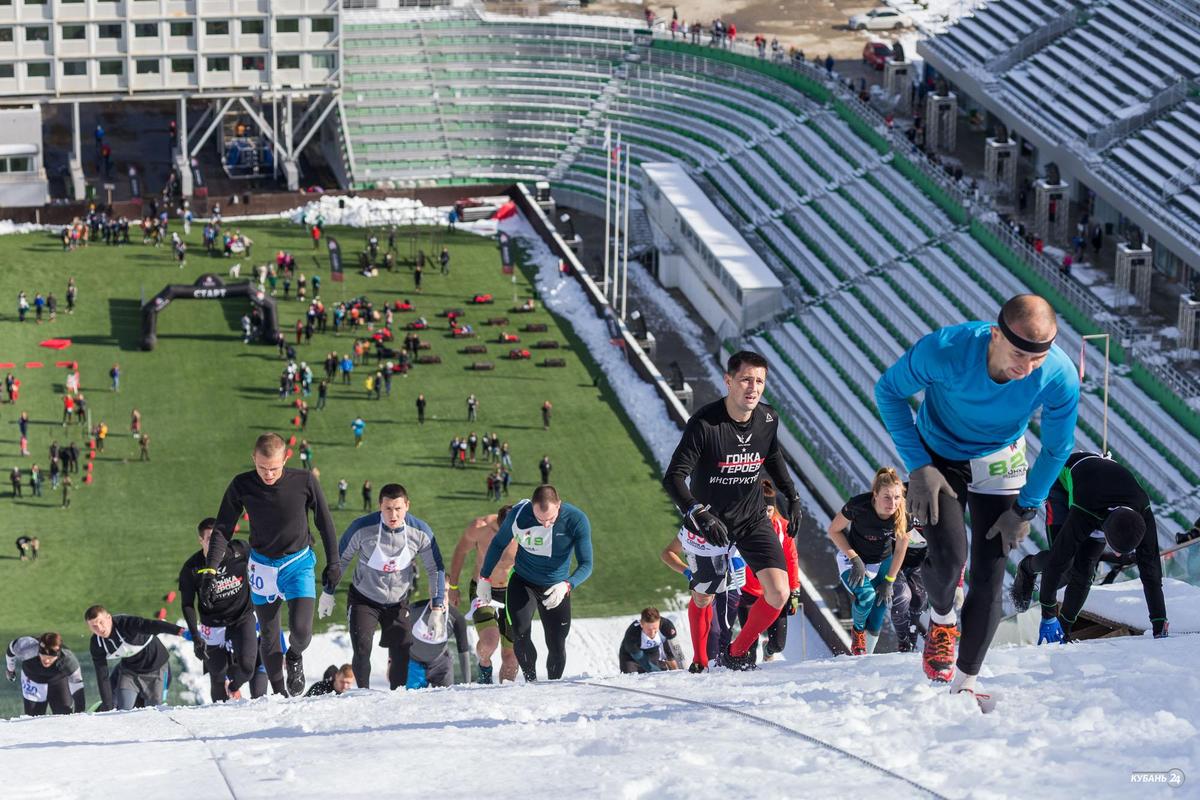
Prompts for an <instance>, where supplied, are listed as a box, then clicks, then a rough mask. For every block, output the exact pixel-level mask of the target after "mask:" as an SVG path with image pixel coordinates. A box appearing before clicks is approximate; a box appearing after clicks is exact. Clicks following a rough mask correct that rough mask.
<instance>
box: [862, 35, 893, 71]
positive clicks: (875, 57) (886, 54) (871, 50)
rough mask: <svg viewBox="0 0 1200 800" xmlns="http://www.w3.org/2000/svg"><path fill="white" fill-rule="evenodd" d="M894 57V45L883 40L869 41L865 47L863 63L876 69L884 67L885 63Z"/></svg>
mask: <svg viewBox="0 0 1200 800" xmlns="http://www.w3.org/2000/svg"><path fill="white" fill-rule="evenodd" d="M891 57H892V46H891V45H888V44H884V43H883V42H867V44H866V46H865V47H863V63H864V64H868V65H870V66H872V67H874V68H875V69H883V65H884V64H886V63H887V60H888V59H889V58H891Z"/></svg>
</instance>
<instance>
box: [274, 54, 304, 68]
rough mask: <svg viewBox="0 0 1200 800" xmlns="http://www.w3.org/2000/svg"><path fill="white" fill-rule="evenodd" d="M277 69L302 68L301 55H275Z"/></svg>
mask: <svg viewBox="0 0 1200 800" xmlns="http://www.w3.org/2000/svg"><path fill="white" fill-rule="evenodd" d="M275 69H300V56H298V55H287V56H275Z"/></svg>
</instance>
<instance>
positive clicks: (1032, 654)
mask: <svg viewBox="0 0 1200 800" xmlns="http://www.w3.org/2000/svg"><path fill="white" fill-rule="evenodd" d="M1198 661H1200V637H1195V636H1179V637H1174V638H1171V639H1165V640H1154V639H1151V638H1149V637H1141V638H1122V639H1104V640H1096V641H1092V642H1086V643H1082V644H1075V645H1068V646H1062V645H1054V646H1043V647H1006V648H999V649H995V650H994V651H993V652H992V654H991V656H990V657H989V659H988V663H987V666H985V668H984V674H983V677H982V678H981V688H984V689H986V690H988V691H991V692H993V693H994V694H995V695H996V697H997V698H998V706H997V708H996V710H995V711H993V712H992V713H991V714H988V715H984V714H981V713H979V710H978V708H977V706H976V704H975V703H974V702H973V701H972V700H971V699H970V697H969V696H964V695H951V694H949V693H948V691H947V690H946V689H945V688H944V687H935V686H931V685H930V684H929V683H928V682H927V681H925V680H924V678H923V677H922V675H921V670H920V661H919V656H918V655H917V654H915V653H910V654H889V655H877V656H866V657H860V658H849V657H840V658H835V659H825V660H819V661H808V662H802V663H797V662H782V663H771V664H766V665H764V666H763V667H761V668H760V669H759V670H758V671H757V672H754V673H729V672H724V671H717V672H714V673H712V674H707V675H699V676H694V675H688V674H686V673H679V672H676V673H667V674H661V673H660V674H658V675H653V676H619V677H612V678H598V679H594V680H589V681H587V682H586V683H578V682H560V683H539V684H535V685H518V686H478V685H473V686H456V687H452V688H450V689H435V690H422V691H416V692H403V691H401V692H375V691H367V690H353V691H351V692H348V693H347V694H345V695H342V696H340V697H330V696H327V697H321V698H311V699H302V698H296V699H289V700H280V699H275V698H263V699H260V700H256V701H239V702H235V703H230V704H228V705H225V706H206V707H188V708H178V707H177V708H166V707H161V708H157V709H143V710H140V711H130V712H121V713H109V714H95V715H87V716H71V717H49V718H40V719H28V718H25V719H16V720H8V721H4V722H0V767H3V774H4V781H5V786H4V789H5V794H6V795H7V796H12V797H54V798H56V799H57V798H88V800H109V798H112V800H125V799H126V798H129V797H147V798H151V797H155V798H156V797H171V798H177V799H178V800H186V799H188V798H205V800H208V799H209V798H222V797H233V798H238V799H239V800H249V799H250V798H279V797H288V798H310V797H311V798H328V797H362V798H368V797H369V798H383V797H387V798H397V797H405V798H407V797H413V798H426V797H429V796H430V795H431V793H433V794H440V793H443V792H445V791H451V792H466V793H469V794H479V793H485V794H486V795H488V796H490V797H501V798H516V797H522V798H529V797H562V798H572V797H613V798H640V797H655V798H688V800H691V798H694V797H696V796H697V794H698V793H699V794H703V795H705V796H715V797H742V796H745V795H746V793H747V792H750V793H751V794H752V795H753V796H755V797H764V798H785V797H820V798H834V797H850V796H854V797H877V796H878V797H885V796H886V797H904V798H908V797H921V796H941V797H949V798H966V797H970V798H1010V797H1033V796H1047V795H1048V796H1051V797H1061V796H1066V795H1067V794H1068V793H1070V796H1073V797H1087V798H1109V797H1128V796H1138V797H1143V796H1149V795H1147V794H1146V792H1159V793H1161V792H1163V791H1167V790H1166V789H1164V788H1147V787H1141V786H1137V787H1135V786H1132V785H1131V784H1132V783H1134V782H1138V781H1143V780H1146V778H1143V777H1138V776H1139V775H1141V774H1143V773H1147V772H1166V771H1169V770H1172V769H1182V770H1183V773H1185V774H1184V781H1185V784H1186V783H1187V782H1189V781H1195V780H1200V775H1194V774H1193V773H1194V770H1193V769H1192V768H1191V767H1192V765H1194V764H1196V763H1197V761H1198V760H1200V736H1197V730H1196V726H1197V716H1198V715H1197V710H1196V703H1195V697H1196V696H1197V694H1198V693H1200V673H1198V672H1197V670H1196V669H1195V664H1196V663H1197V662H1198ZM730 709H733V710H736V711H739V712H743V713H744V714H745V715H747V716H743V715H741V714H734V713H730V711H729V710H730ZM789 731H790V732H789ZM797 734H800V735H797ZM805 737H811V738H805ZM821 743H825V744H829V745H833V746H834V747H837V748H840V749H841V750H842V751H845V752H838V751H837V750H832V749H830V748H829V747H826V746H825V745H824V744H821ZM860 759H861V760H860ZM1151 780H1153V778H1151ZM914 784H915V785H914ZM919 787H925V789H927V790H928V792H923V791H921V789H920V788H919ZM1171 796H1176V795H1171ZM1178 796H1179V797H1184V796H1187V794H1185V793H1181V794H1179V795H1178Z"/></svg>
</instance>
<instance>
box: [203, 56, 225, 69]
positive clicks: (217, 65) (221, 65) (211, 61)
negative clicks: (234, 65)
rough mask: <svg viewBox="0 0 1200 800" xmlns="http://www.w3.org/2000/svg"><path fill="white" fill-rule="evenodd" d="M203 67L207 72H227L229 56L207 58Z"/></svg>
mask: <svg viewBox="0 0 1200 800" xmlns="http://www.w3.org/2000/svg"><path fill="white" fill-rule="evenodd" d="M204 67H205V69H206V70H207V71H208V72H229V56H209V57H208V58H207V59H206V60H205V65H204Z"/></svg>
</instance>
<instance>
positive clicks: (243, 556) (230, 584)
mask: <svg viewBox="0 0 1200 800" xmlns="http://www.w3.org/2000/svg"><path fill="white" fill-rule="evenodd" d="M216 523H217V521H216V519H215V518H213V517H209V518H208V519H205V520H204V521H203V522H201V523H200V525H199V526H197V534H198V536H199V538H200V549H199V550H197V551H196V552H195V553H193V554H192V557H191V558H189V559H188V560H187V561H186V562H185V563H184V565H183V569H181V570H180V571H179V600H180V603H181V604H182V605H183V618H184V619H185V620H186V621H187V627H188V630H189V631H190V632H191V635H192V646H193V647H194V648H195V652H196V658H199V659H200V660H201V661H203V662H204V664H205V667H206V668H207V670H208V677H209V680H210V682H211V691H212V699H213V702H214V703H219V702H221V701H224V700H228V699H229V696H230V695H231V694H236V693H237V692H238V690H239V689H240V688H241V686H242V684H244V683H246V682H248V681H249V680H250V678H251V677H252V676H253V675H254V670H255V662H256V661H257V658H258V628H257V626H256V618H255V616H254V606H253V605H252V604H251V603H250V585H249V583H247V581H246V564H247V561H248V559H249V556H250V547H249V545H247V544H246V542H245V541H243V540H241V539H232V540H230V542H229V545H228V547H227V549H226V550H225V555H224V557H223V558H222V559H221V563H220V564H219V565H218V566H217V567H216V570H217V572H216V575H215V576H213V579H212V585H211V586H210V588H209V596H208V597H201V598H200V616H199V623H197V618H196V607H195V606H196V596H197V592H198V588H199V583H200V581H198V580H197V575H196V573H197V572H199V571H200V570H202V569H204V568H205V563H206V559H207V557H208V549H209V541H210V540H211V537H212V531H213V526H214V525H216ZM226 674H228V678H229V686H228V688H226V685H225V678H226Z"/></svg>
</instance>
